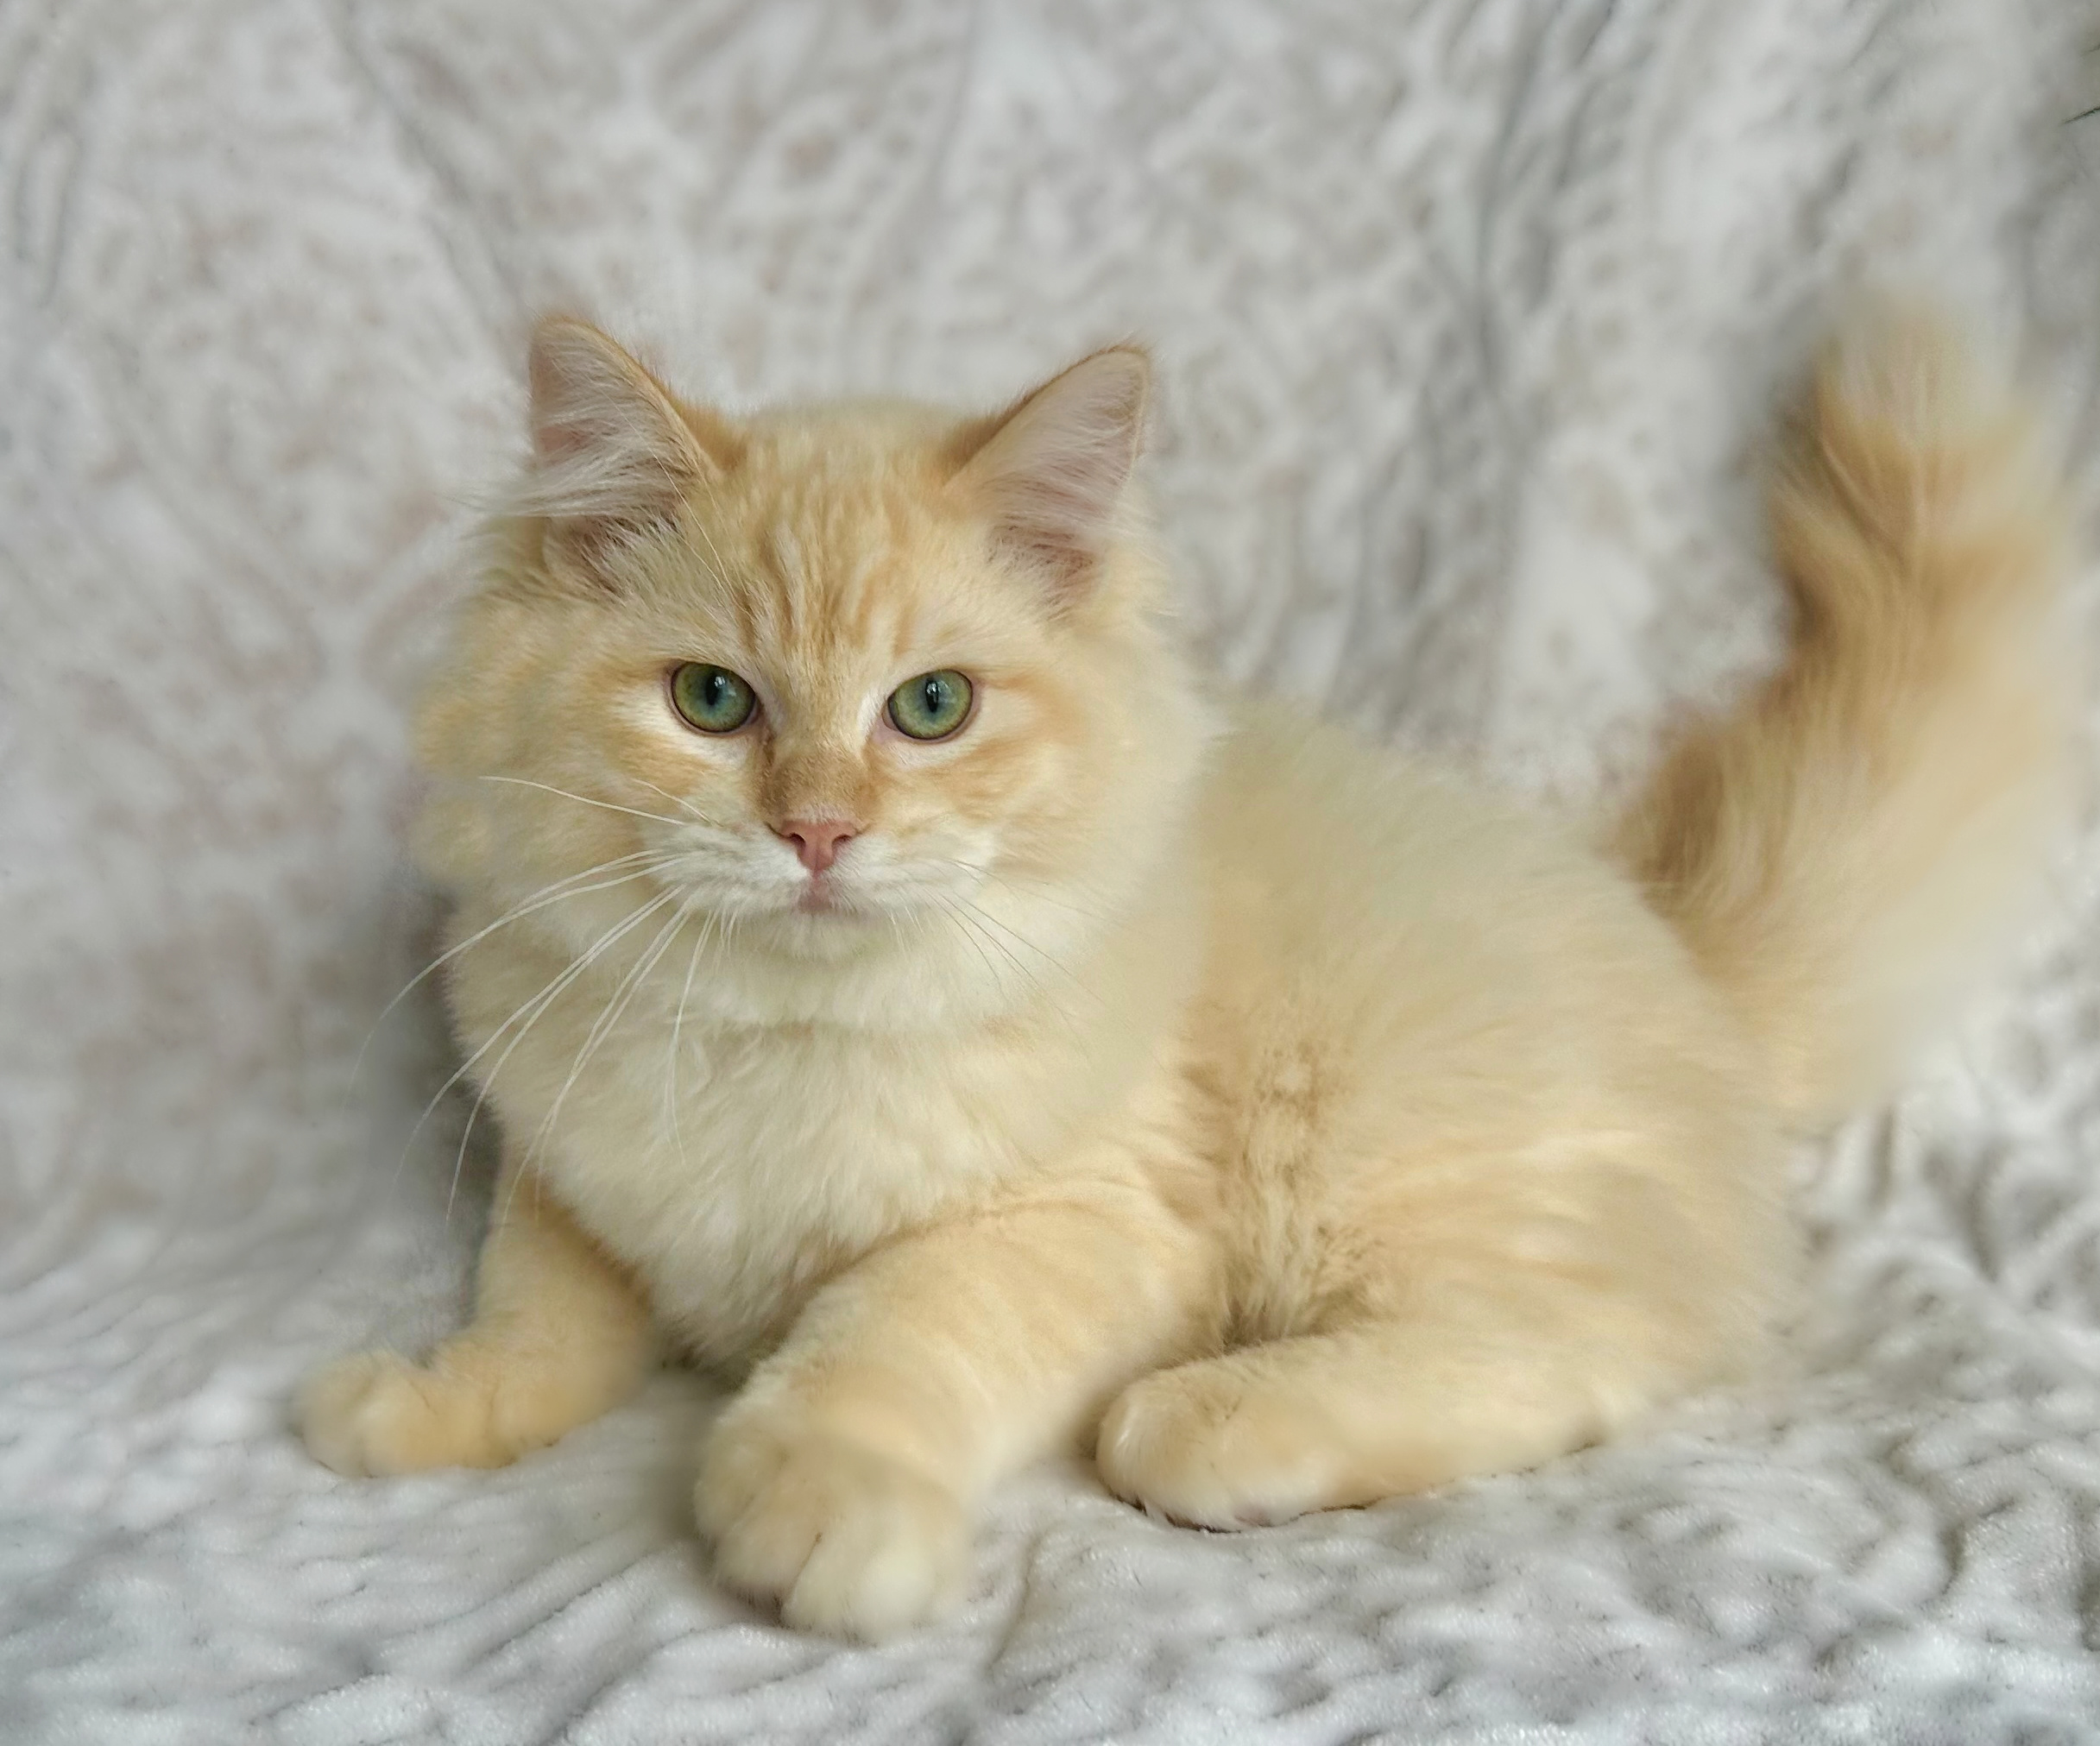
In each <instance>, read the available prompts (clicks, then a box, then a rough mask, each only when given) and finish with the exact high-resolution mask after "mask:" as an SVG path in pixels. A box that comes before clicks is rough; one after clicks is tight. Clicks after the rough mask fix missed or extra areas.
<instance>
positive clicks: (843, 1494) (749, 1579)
mask: <svg viewBox="0 0 2100 1746" xmlns="http://www.w3.org/2000/svg"><path fill="white" fill-rule="evenodd" d="M695 1505H696V1510H697V1515H698V1516H699V1521H700V1526H701V1529H702V1530H703V1532H704V1533H705V1534H706V1535H708V1536H709V1539H711V1540H712V1541H714V1546H715V1565H716V1571H717V1573H719V1574H720V1576H721V1578H722V1581H723V1582H724V1583H726V1584H727V1585H728V1586H730V1587H731V1588H734V1589H735V1590H737V1591H738V1592H741V1593H743V1594H747V1595H749V1596H751V1597H753V1598H755V1599H759V1600H764V1601H772V1602H777V1603H778V1604H779V1609H780V1617H781V1618H782V1620H783V1621H784V1622H785V1623H788V1624H791V1625H795V1626H798V1627H799V1628H801V1629H806V1630H816V1631H823V1632H826V1633H829V1634H830V1635H832V1636H850V1637H859V1638H862V1639H864V1640H867V1641H869V1642H879V1641H880V1640H882V1639H883V1638H886V1637H890V1636H895V1635H896V1634H897V1633H898V1632H899V1631H901V1630H905V1629H909V1628H910V1627H911V1626H913V1625H916V1624H920V1623H924V1622H925V1621H926V1620H928V1619H930V1618H931V1617H935V1616H936V1614H938V1613H940V1612H942V1611H943V1610H946V1608H947V1607H948V1606H949V1604H952V1602H953V1601H954V1599H955V1596H956V1594H957V1592H959V1591H960V1589H961V1587H962V1581H963V1578H964V1576H965V1574H966V1573H967V1570H968V1552H969V1537H968V1517H967V1515H966V1513H965V1511H964V1509H963V1506H962V1500H961V1499H960V1498H958V1497H956V1496H955V1494H954V1493H953V1492H952V1491H949V1490H948V1489H947V1488H946V1487H945V1486H943V1485H941V1484H938V1483H937V1482H936V1481H934V1480H932V1479H930V1478H926V1477H925V1476H924V1475H923V1474H921V1473H918V1472H914V1471H913V1470H912V1469H911V1468H910V1467H907V1466H905V1465H904V1464H903V1463H901V1462H899V1461H897V1460H894V1459H892V1458H891V1457H889V1456H887V1455H884V1454H882V1453H879V1452H878V1451H875V1450H873V1449H870V1448H867V1447H865V1446H863V1445H861V1444H859V1443H855V1442H853V1441H850V1440H848V1439H845V1438H842V1437H839V1436H836V1435H834V1434H829V1433H827V1432H823V1431H820V1430H817V1429H814V1428H810V1427H809V1426H807V1425H803V1424H797V1423H792V1422H779V1421H773V1415H767V1414H763V1413H760V1414H745V1415H740V1414H738V1413H737V1411H736V1409H735V1408H732V1409H730V1410H729V1413H728V1414H727V1415H725V1416H724V1420H723V1421H722V1424H720V1425H719V1426H718V1427H717V1428H716V1431H715V1433H714V1434H713V1435H712V1436H711V1437H710V1438H709V1440H708V1445H707V1448H706V1451H705V1453H704V1454H703V1458H702V1461H701V1471H700V1481H699V1484H698V1487H697V1491H696V1494H695Z"/></svg>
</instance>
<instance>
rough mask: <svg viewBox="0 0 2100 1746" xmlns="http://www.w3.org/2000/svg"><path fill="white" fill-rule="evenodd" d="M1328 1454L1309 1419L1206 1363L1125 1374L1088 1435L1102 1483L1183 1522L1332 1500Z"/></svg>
mask: <svg viewBox="0 0 2100 1746" xmlns="http://www.w3.org/2000/svg"><path fill="white" fill-rule="evenodd" d="M1094 1465H1095V1466H1097V1467H1098V1468H1099V1469H1100V1475H1101V1478H1102V1481H1103V1483H1104V1484H1107V1487H1108V1489H1109V1490H1110V1491H1113V1492H1114V1493H1115V1494H1116V1496H1117V1497H1121V1498H1123V1499H1124V1500H1125V1501H1126V1502H1128V1503H1135V1504H1137V1505H1138V1508H1140V1509H1142V1510H1146V1511H1147V1512H1149V1513H1151V1514H1152V1515H1156V1516H1165V1517H1166V1518H1167V1519H1168V1520H1169V1521H1171V1522H1179V1523H1181V1524H1182V1526H1184V1527H1192V1528H1214V1529H1241V1528H1261V1527H1266V1526H1268V1525H1269V1524H1270V1523H1271V1522H1287V1521H1289V1520H1290V1518H1291V1517H1293V1516H1302V1515H1303V1514H1304V1513H1305V1512H1306V1511H1307V1510H1318V1509H1321V1508H1323V1507H1325V1506H1326V1505H1327V1503H1331V1502H1333V1501H1334V1497H1333V1492H1334V1473H1333V1472H1332V1471H1331V1470H1332V1468H1333V1466H1334V1452H1333V1451H1332V1450H1331V1449H1330V1448H1329V1447H1327V1445H1326V1444H1325V1443H1324V1442H1323V1440H1321V1437H1320V1435H1319V1432H1318V1428H1317V1427H1315V1426H1308V1425H1307V1424H1305V1423H1304V1422H1303V1421H1302V1420H1298V1421H1294V1420H1293V1418H1292V1416H1291V1415H1288V1414H1282V1413H1279V1412H1277V1410H1276V1409H1275V1407H1274V1406H1273V1405H1272V1404H1271V1402H1268V1401H1266V1400H1264V1398H1263V1397H1262V1395H1261V1391H1260V1390H1259V1389H1258V1387H1256V1388H1253V1389H1250V1388H1249V1387H1248V1385H1247V1384H1246V1383H1245V1380H1244V1379H1243V1378H1241V1377H1238V1376H1236V1375H1234V1374H1233V1372H1232V1371H1229V1370H1226V1369H1224V1368H1222V1367H1214V1365H1210V1364H1191V1365H1182V1366H1181V1367H1180V1368H1179V1369H1176V1370H1170V1371H1160V1372H1159V1373H1158V1374H1157V1375H1155V1376H1149V1377H1145V1378H1144V1379H1143V1380H1142V1381H1139V1382H1136V1383H1133V1384H1131V1386H1130V1387H1129V1388H1127V1389H1126V1390H1124V1391H1123V1393H1122V1394H1121V1395H1120V1396H1118V1397H1117V1399H1116V1401H1115V1403H1114V1404H1113V1406H1111V1407H1110V1408H1109V1409H1108V1413H1107V1417H1105V1418H1104V1419H1103V1420H1102V1421H1101V1428H1100V1434H1099V1436H1098V1438H1097V1439H1096V1440H1095V1444H1094Z"/></svg>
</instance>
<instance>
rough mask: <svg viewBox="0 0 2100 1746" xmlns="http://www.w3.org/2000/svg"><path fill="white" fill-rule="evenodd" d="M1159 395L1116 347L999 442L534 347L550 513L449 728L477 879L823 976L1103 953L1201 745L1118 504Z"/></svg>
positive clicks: (496, 615)
mask: <svg viewBox="0 0 2100 1746" xmlns="http://www.w3.org/2000/svg"><path fill="white" fill-rule="evenodd" d="M1144 394H1145V365H1144V360H1143V358H1142V356H1139V355H1138V354H1136V353H1132V352H1129V351H1112V352H1107V353H1103V354H1099V355H1097V356H1095V357H1094V358H1090V359H1088V360H1087V361H1085V362H1082V364H1080V365H1078V366H1075V369H1073V370H1071V371H1069V372H1067V373H1066V375H1063V376H1062V377H1059V378H1057V379H1056V381H1053V382H1052V383H1050V384H1049V385H1047V386H1046V387H1045V388H1043V389H1041V390H1038V391H1037V394H1035V395H1033V396H1031V398H1030V399H1029V400H1025V401H1024V402H1022V403H1021V404H1020V406H1019V407H1017V408H1016V409H1015V410H1014V411H1013V412H1012V413H1008V414H1007V415H1006V416H1005V417H1004V418H1003V419H983V420H976V421H971V422H968V423H963V422H961V421H958V420H955V419H952V418H949V417H946V416H944V415H942V414H939V413H933V412H931V411H929V410H927V409H924V408H919V407H896V406H881V407H865V406H863V407H830V408H821V409H817V410H814V411H807V412H795V413H773V414H769V415H766V416H765V417H763V418H760V419H754V420H752V421H749V422H747V423H745V424H742V425H728V423H726V422H724V421H722V420H721V419H716V418H715V417H713V416H712V415H709V414H706V413H701V412H698V411H697V410H695V409H693V408H691V407H678V405H677V404H676V403H675V402H673V401H672V400H670V399H669V398H668V396H666V395H665V394H664V393H663V391H662V390H661V389H660V388H659V387H658V386H657V385H656V384H655V383H654V382H653V380H652V379H650V378H649V377H648V376H646V374H644V373H643V372H642V371H641V370H640V367H639V366H638V365H636V364H634V362H633V361H632V360H631V359H629V358H627V356H626V355H625V354H624V353H623V352H621V351H619V350H618V349H617V348H616V347H615V346H614V345H613V344H612V342H610V341H609V340H607V339H605V338H604V337H603V336H602V335H599V334H597V333H596V332H595V331H593V330H590V329H588V328H583V327H581V326H580V325H575V324H553V325H550V326H549V327H548V328H546V329H543V331H542V333H541V336H540V338H539V343H538V344H537V346H536V350H535V360H534V414H535V425H536V438H537V441H538V447H539V464H538V469H537V471H536V474H535V478H534V481H533V485H532V487H531V488H530V492H531V495H529V496H528V498H527V509H528V510H530V511H534V512H538V513H535V514H528V515H526V516H523V517H520V518H518V519H516V520H513V521H512V522H510V523H508V525H507V526H505V527H504V529H503V530H502V531H501V540H502V545H503V551H502V557H501V561H500V562H499V563H498V564H497V565H496V567H495V576H494V577H493V578H492V581H491V583H490V584H489V587H488V588H487V589H485V590H484V593H483V596H482V598H481V599H480V600H479V601H478V602H476V607H475V608H474V609H473V611H472V612H471V613H470V620H469V623H468V627H467V629H466V633H465V634H464V636H463V639H462V640H461V643H460V645H459V649H458V652H457V658H456V659H455V662H454V664H453V668H452V671H451V673H449V674H448V675H447V676H446V678H445V680H444V681H442V682H441V683H440V684H439V686H438V690H437V692H436V694H435V696H434V697H433V701H432V705H431V707H430V708H429V709H428V710H427V712H426V751H427V752H428V753H430V757H431V761H432V764H433V766H435V767H436V768H438V769H439V770H440V771H442V772H446V773H451V774H455V775H458V776H462V777H465V778H470V781H471V783H472V785H473V789H472V791H470V794H469V795H467V796H465V797H462V800H461V801H460V803H459V804H457V805H456V806H455V808H454V809H453V813H452V815H451V816H452V823H451V824H450V825H448V826H445V827H444V828H446V829H453V830H456V831H457V832H458V833H459V835H460V837H461V843H460V848H462V849H463V850H464V854H463V856H462V859H463V860H465V861H469V862H472V863H475V864H476V866H475V868H474V872H473V873H472V875H470V876H478V877H481V878H483V879H489V878H491V877H493V878H495V879H497V880H498V882H499V883H501V885H502V886H505V887H506V888H507V889H508V890H509V891H514V892H517V893H519V894H520V895H523V894H524V893H525V892H526V891H527V889H528V888H534V887H538V888H545V887H546V886H550V885H551V884H552V881H554V880H556V879H573V880H576V881H577V882H578V884H579V885H585V886H593V887H594V891H593V892H586V893H583V896H585V897H588V898H590V902H589V903H576V904H567V903H564V904H560V905H552V906H550V914H551V915H552V916H556V917H558V916H561V915H564V914H567V913H570V912H573V913H574V914H575V915H576V916H577V917H579V918H581V917H591V918H596V919H602V918H603V917H606V916H607V915H609V914H613V913H616V911H617V910H618V908H619V907H620V906H621V905H627V906H632V907H639V906H640V904H641V903H642V902H643V901H644V900H646V901H651V902H655V901H657V900H658V899H662V900H663V901H661V902H660V903H658V906H657V908H656V910H655V911H653V914H654V915H655V916H656V917H658V918H659V922H660V923H661V924H662V925H664V926H667V925H669V924H670V923H672V922H674V921H676V920H677V919H678V918H679V917H688V918H691V919H692V920H694V921H695V922H697V923H698V924H700V925H703V926H707V927H712V928H716V929H717V930H719V931H720V932H721V933H722V935H723V936H726V937H734V938H742V939H746V940H748V941H751V942H755V943H757V944H760V945H761V946H763V947H766V948H767V949H773V950H775V951H780V952H785V953H789V954H791V955H797V956H800V957H804V958H817V959H827V958H836V957H840V956H850V955H854V954H855V953H857V952H861V951H864V950H867V949H874V948H876V947H880V948H882V949H893V948H894V946H895V944H896V942H898V941H899V939H905V940H907V941H910V940H913V939H916V940H918V941H920V942H924V940H926V939H927V938H929V937H933V938H936V939H937V938H938V937H939V936H943V935H953V936H955V942H968V946H969V949H970V950H971V951H972V952H973V953H974V954H975V955H978V956H980V957H982V958H985V959H987V961H990V962H992V963H993V964H994V965H996V963H997V959H996V958H995V957H993V954H1005V955H1007V956H1008V957H1012V955H1015V954H1016V953H1021V952H1025V951H1037V952H1040V951H1042V950H1044V943H1043V942H1044V936H1049V938H1050V944H1051V947H1052V949H1054V948H1055V946H1056V943H1057V942H1059V941H1063V940H1069V939H1071V938H1072V937H1073V936H1075V933H1077V932H1080V931H1083V930H1080V929H1078V928H1076V927H1075V921H1074V918H1075V917H1084V916H1085V914H1086V913H1087V912H1088V907H1089V906H1090V905H1093V904H1094V903H1096V902H1100V901H1103V900H1106V898H1107V897H1108V896H1109V895H1110V894H1112V893H1113V892H1114V890H1115V889H1117V888H1118V887H1119V886H1120V885H1121V884H1122V879H1121V878H1120V877H1119V867H1118V865H1117V863H1118V860H1119V859H1120V860H1136V861H1143V860H1146V859H1148V858H1149V857H1148V854H1147V849H1146V845H1147V842H1148V841H1149V840H1150V838H1151V836H1152V835H1156V834H1157V832H1158V831H1159V830H1160V829H1162V827H1163V826H1164V825H1166V824H1168V823H1170V821H1168V820H1167V819H1165V818H1164V816H1163V815H1164V811H1165V810H1169V809H1171V808H1173V807H1174V806H1176V804H1177V797H1176V794H1175V792H1174V790H1175V788H1176V785H1177V784H1178V783H1179V782H1180V780H1181V779H1182V776H1183V775H1184V774H1185V772H1186V769H1187V768H1188V766H1189V762H1190V760H1191V759H1192V758H1193V756H1194V753H1195V746H1196V745H1197V743H1198V741H1200V738H1201V726H1200V712H1199V711H1198V709H1196V706H1195V703H1194V700H1193V696H1192V693H1191V690H1190V687H1189V679H1188V677H1187V674H1186V672H1185V671H1184V669H1183V667H1182V664H1181V662H1180V660H1179V659H1178V657H1177V656H1176V653H1175V652H1174V651H1173V650H1172V648H1171V646H1170V643H1169V640H1168V639H1166V638H1165V637H1164V636H1163V634H1162V633H1161V631H1160V627H1159V624H1158V608H1159V604H1160V602H1159V600H1158V595H1159V593H1160V591H1161V587H1162V583H1161V577H1160V574H1159V571H1158V569H1157V564H1155V563H1154V561H1153V559H1152V558H1151V555H1150V552H1149V550H1148V549H1147V548H1146V546H1145V544H1144V542H1143V540H1142V539H1141V538H1140V537H1138V535H1137V533H1135V532H1134V531H1133V525H1132V517H1131V516H1130V515H1129V514H1128V512H1127V510H1126V507H1125V505H1124V501H1123V500H1124V496H1125V492H1126V482H1127V474H1128V471H1129V469H1130V466H1131V463H1132V458H1133V457H1134V454H1135V451H1136V444H1137V438H1138V423H1139V419H1140V417H1141V414H1142V409H1143V404H1144ZM426 835H428V833H427V832H426ZM438 858H439V859H440V860H445V859H446V856H445V852H444V851H442V850H441V851H440V854H439V857H438ZM458 871H460V872H461V873H468V872H469V869H468V868H467V867H464V866H462V867H459V868H458ZM599 879H603V880H608V881H612V880H617V883H616V884H613V885H609V886H606V887H605V889H604V890H603V891H602V892H600V891H596V889H595V887H596V882H597V881H598V880H599ZM1022 911H1028V912H1029V915H1028V919H1027V922H1026V929H1025V932H1024V931H1020V929H1021V926H1022V924H1021V923H1019V922H1018V921H1017V919H1016V917H1017V916H1018V915H1019V914H1020V913H1021V912H1022ZM596 919H594V920H593V921H592V922H591V923H590V925H591V926H593V927H595V926H596ZM579 925H580V923H579ZM601 931H602V930H601ZM657 931H658V930H643V936H644V937H649V936H653V935H654V934H655V933H656V932H657ZM579 943H580V940H579Z"/></svg>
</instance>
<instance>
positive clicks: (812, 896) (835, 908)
mask: <svg viewBox="0 0 2100 1746" xmlns="http://www.w3.org/2000/svg"><path fill="white" fill-rule="evenodd" d="M847 912H848V911H847V909H846V906H845V905H843V904H842V903H841V902H840V901H839V897H838V890H837V887H836V886H834V885H833V884H832V883H831V881H830V880H829V879H826V878H825V877H824V876H823V874H822V873H812V874H811V875H810V882H809V884H807V885H805V886H803V888H802V892H801V894H800V895H799V896H798V897H797V898H796V899H795V913H796V914H797V915H798V916H836V915H843V914H846V913H847Z"/></svg>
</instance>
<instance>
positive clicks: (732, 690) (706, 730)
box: [671, 661, 759, 734]
mask: <svg viewBox="0 0 2100 1746" xmlns="http://www.w3.org/2000/svg"><path fill="white" fill-rule="evenodd" d="M671 701H672V705H673V706H674V707H675V708H676V709H677V710H678V714H679V715H683V716H684V718H685V720H686V721H687V722H688V723H690V724H691V726H693V727H695V728H698V729H699V730H700V731H701V732H702V733H703V734H734V733H735V731H736V730H737V729H738V728H741V727H742V726H743V725H744V723H745V722H748V721H749V720H750V719H751V712H752V711H753V710H754V709H757V708H758V706H759V700H758V699H757V698H756V697H754V696H753V695H752V690H751V687H750V686H748V685H747V684H745V683H744V682H743V681H742V680H741V679H740V678H737V677H736V675H735V673H733V672H731V671H729V670H728V668H727V667H710V666H709V665H707V664H706V663H705V662H704V661H687V662H685V663H684V665H681V666H677V667H673V668H672V670H671Z"/></svg>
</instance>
